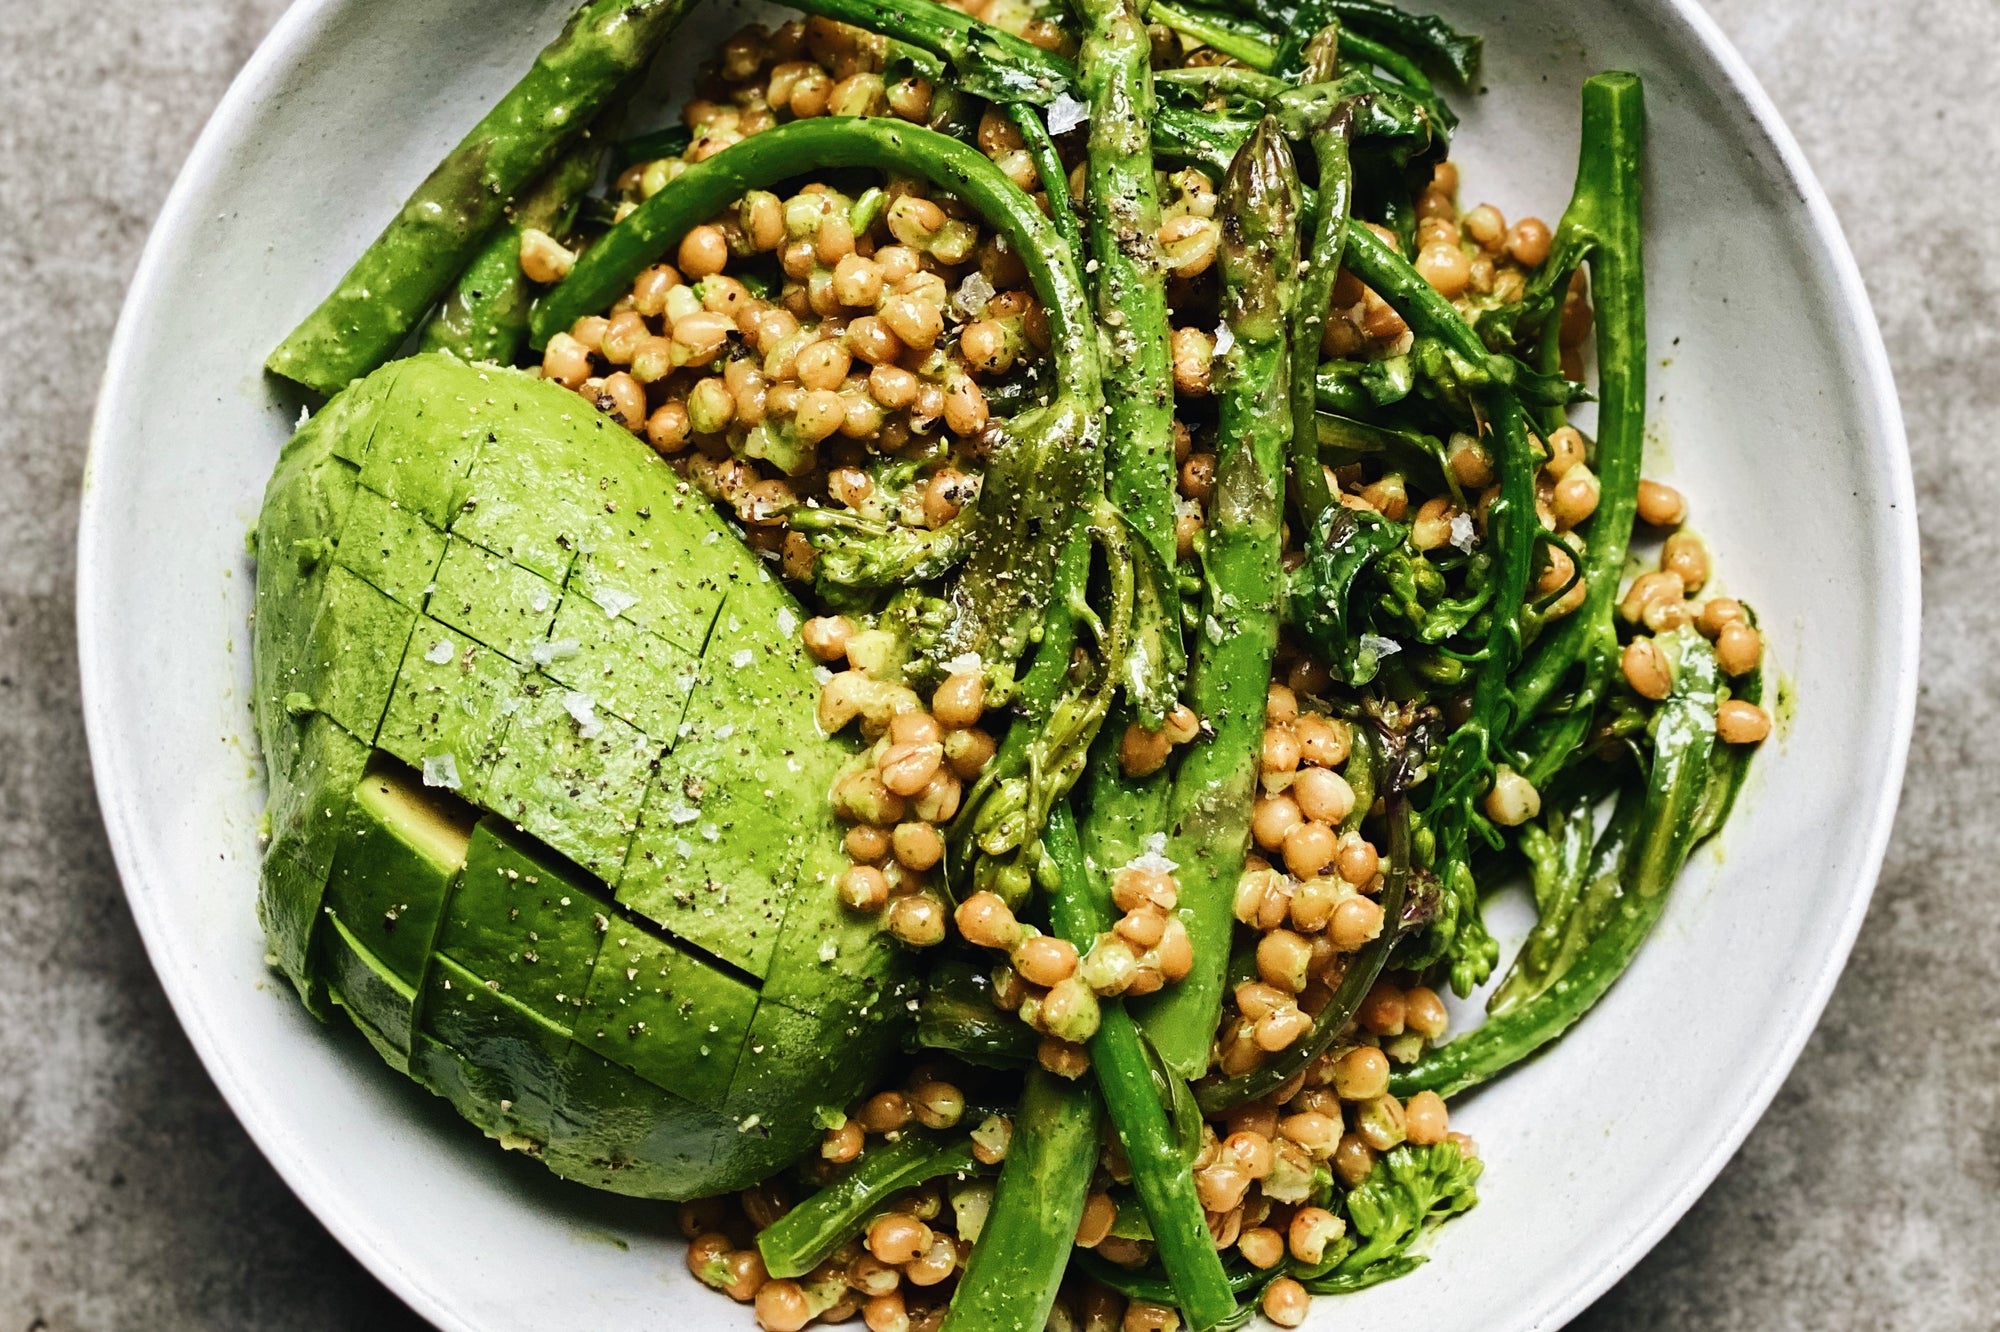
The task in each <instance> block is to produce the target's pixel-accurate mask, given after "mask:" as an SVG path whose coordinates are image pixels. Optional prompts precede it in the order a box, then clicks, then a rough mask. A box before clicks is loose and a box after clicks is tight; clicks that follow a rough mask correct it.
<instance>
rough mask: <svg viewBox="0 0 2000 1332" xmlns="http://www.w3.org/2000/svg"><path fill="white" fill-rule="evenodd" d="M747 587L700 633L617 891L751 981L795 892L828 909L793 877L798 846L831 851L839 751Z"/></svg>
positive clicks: (766, 960)
mask: <svg viewBox="0 0 2000 1332" xmlns="http://www.w3.org/2000/svg"><path fill="white" fill-rule="evenodd" d="M774 591H775V589H774ZM753 592H754V590H752V591H745V592H744V593H743V594H741V596H740V597H737V598H732V599H731V600H730V601H729V602H728V603H727V604H725V605H724V606H723V608H722V612H721V614H720V616H719V617H718V619H717V622H716V626H715V629H714V631H713V632H712V633H711V635H710V637H709V643H708V651H707V654H706V656H705V657H704V658H703V662H702V668H701V673H700V675H699V677H698V678H697V684H696V688H695V694H694V697H693V699H692V700H691V701H690V702H689V704H688V709H687V715H686V719H685V720H684V721H683V722H682V724H681V727H680V730H679V738H678V739H676V741H675V742H674V746H673V749H672V750H671V752H669V753H668V755H667V756H666V757H665V758H664V759H662V760H661V762H660V772H659V776H658V778H657V779H656V780H655V782H654V785H653V790H652V792H651V793H650V794H649V796H648V798H647V804H646V810H645V813H644V816H643V817H642V819H641V821H640V828H639V833H638V836H637V837H636V838H634V839H633V844H632V854H631V855H630V856H628V857H627V858H626V862H625V872H624V875H623V876H622V877H621V878H620V879H619V881H618V900H619V901H620V902H621V903H623V904H624V905H626V906H628V907H630V908H631V909H632V910H634V911H636V912H638V913H639V914H641V915H643V916H646V917H649V918H650V919H652V920H656V921H658V922H659V923H660V924H661V925H663V926H665V927H666V928H667V929H668V930H670V931H672V932H673V933H675V934H677V935H679V936H680V937H682V938H684V939H687V940H688V941H689V942H691V943H695V944H697V945H699V946H700V947H702V948H705V949H708V950H709V951H710V952H713V953H714V954H715V955H716V956H718V957H720V958H723V959H725V960H727V961H729V962H732V963H734V964H735V965H737V966H740V967H742V968H743V969H744V970H746V971H748V972H750V973H751V974H752V975H754V976H758V977H764V976H765V975H766V974H767V973H768V971H769V969H770V965H771V959H772V956H773V954H774V952H775V951H776V949H777V948H778V940H779V936H780V932H781V929H782V928H783V926H784V921H785V916H786V912H787V910H788V908H789V909H792V910H797V909H798V908H797V907H794V906H792V905H791V904H792V903H793V902H794V901H795V900H796V899H800V898H802V897H805V896H807V895H808V894H819V895H824V896H825V898H826V900H827V901H828V902H829V903H831V904H832V905H833V906H834V907H835V908H837V907H838V903H837V902H834V900H833V888H832V885H831V883H830V882H825V883H822V882H821V880H820V876H819V875H818V874H817V873H816V874H814V875H813V876H812V877H811V878H809V879H808V878H805V877H803V875H804V871H805V870H806V868H807V866H806V853H807V849H808V848H809V847H813V846H815V845H819V846H823V847H824V848H825V849H827V850H828V852H829V853H830V854H837V849H838V847H839V844H840V837H841V832H840V829H839V827H838V826H837V825H836V823H835V822H834V818H833V814H832V812H831V811H830V810H829V808H828V806H827V791H828V790H829V788H830V787H831V786H832V783H833V778H834V776H835V774H836V773H837V771H838V767H839V763H840V761H841V760H842V759H843V758H844V756H845V755H844V750H843V748H842V747H841V746H839V745H832V744H829V743H827V741H825V740H824V739H823V738H821V737H820V735H819V733H818V729H817V726H816V724H815V722H814V712H813V706H814V698H815V692H816V691H815V686H814V683H813V678H812V674H811V667H810V665H809V664H807V663H806V662H805V660H804V656H803V653H801V652H799V651H798V649H797V648H796V646H795V640H796V633H794V634H793V635H792V636H791V637H790V638H789V639H787V640H784V641H777V642H774V641H773V638H774V633H775V629H774V627H773V626H772V625H771V624H770V623H768V620H767V616H766V615H763V614H759V613H756V612H752V611H750V610H749V609H748V606H749V605H750V604H751V602H752V597H753ZM778 595H779V596H783V593H782V592H779V593H778ZM739 606H741V607H743V608H744V609H741V610H739ZM793 623H794V629H796V625H797V621H796V620H794V622H793ZM817 863H818V862H817V861H816V862H815V865H816V866H817ZM818 944H819V940H818V939H817V938H815V939H814V940H813V941H812V946H813V948H815V949H817V947H818Z"/></svg>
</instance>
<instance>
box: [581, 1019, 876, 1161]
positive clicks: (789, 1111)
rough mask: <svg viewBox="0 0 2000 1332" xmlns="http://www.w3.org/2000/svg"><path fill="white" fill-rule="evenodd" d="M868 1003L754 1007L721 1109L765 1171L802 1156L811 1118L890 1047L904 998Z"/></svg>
mask: <svg viewBox="0 0 2000 1332" xmlns="http://www.w3.org/2000/svg"><path fill="white" fill-rule="evenodd" d="M871 998H874V999H877V1000H878V1001H876V1002H871V1003H870V1004H869V1006H868V1007H867V1009H866V1011H865V1012H864V1011H861V1010H859V1009H853V1008H847V1007H845V1006H843V1007H842V1009H841V1011H840V1012H838V1013H827V1012H821V1011H818V1010H804V1011H802V1010H800V1009H797V1008H794V1007H792V1006H790V1005H788V1004H784V1003H780V1002H779V1001H777V1000H775V999H773V998H771V997H770V996H769V995H768V994H767V995H765V996H764V997H763V998H762V999H761V1000H760V1001H759V1002H758V1005H757V1013H756V1016H755V1017H754V1018H753V1019H752V1020H751V1022H750V1037H749V1039H748V1040H747V1041H746V1042H744V1046H743V1054H742V1056H741V1058H739V1059H738V1060H737V1064H736V1072H735V1075H734V1077H733V1078H732V1079H731V1083H730V1089H729V1097H728V1099H727V1100H726V1101H725V1102H723V1106H722V1110H723V1113H724V1114H726V1115H728V1116H729V1117H730V1118H731V1119H732V1120H734V1121H735V1122H736V1127H737V1131H738V1132H739V1133H741V1134H744V1135H745V1136H756V1137H759V1138H761V1139H762V1140H763V1141H764V1145H765V1149H766V1151H767V1152H768V1158H767V1159H768V1160H769V1161H770V1163H771V1165H774V1166H775V1165H777V1164H779V1163H782V1162H785V1161H790V1160H793V1159H795V1158H796V1157H797V1156H798V1155H799V1153H800V1152H802V1151H804V1150H805V1149H806V1148H807V1146H808V1145H810V1143H811V1142H812V1140H813V1138H814V1137H815V1136H816V1134H817V1132H818V1129H817V1126H816V1124H815V1123H814V1120H815V1118H816V1117H817V1112H818V1111H820V1110H831V1111H838V1110H841V1109H843V1108H844V1107H846V1106H847V1105H848V1104H849V1103H850V1102H852V1101H853V1100H854V1098H855V1097H856V1096H858V1095H859V1094H860V1093H861V1092H862V1091H863V1090H865V1089H866V1087H867V1085H868V1082H869V1080H870V1079H871V1078H872V1077H873V1076H874V1074H875V1072H876V1071H877V1070H878V1069H879V1068H880V1067H881V1061H882V1059H883V1058H884V1057H885V1056H886V1055H887V1054H888V1053H889V1051H890V1049H891V1048H892V1047H893V1046H894V1044H895V1042H896V1038H897V1034H898V1029H899V1028H898V1024H899V1022H900V1020H901V1017H902V1016H903V1015H902V1014H901V1013H899V1011H898V1009H899V1008H900V1006H901V1005H902V1003H903V1002H904V999H903V997H902V995H901V994H900V992H897V993H895V994H891V993H889V992H886V991H884V992H880V993H879V995H877V996H871ZM581 1037H582V1033H581V1032H579V1033H578V1038H579V1039H581Z"/></svg>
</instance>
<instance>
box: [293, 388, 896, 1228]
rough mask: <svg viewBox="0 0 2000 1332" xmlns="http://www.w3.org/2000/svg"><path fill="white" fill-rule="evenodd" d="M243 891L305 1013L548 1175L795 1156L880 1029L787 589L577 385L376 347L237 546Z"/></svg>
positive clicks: (665, 1174)
mask: <svg viewBox="0 0 2000 1332" xmlns="http://www.w3.org/2000/svg"><path fill="white" fill-rule="evenodd" d="M257 552H258V570H257V606H258V614H257V625H256V651H255V674H256V709H257V721H258V731H259V738H260V740H261V741H262V744H263V747H264V753H265V756H266V759H267V762H268V764H269V768H270V773H271V804H270V821H271V835H272V842H271V848H270V851H269V853H268V855H267V857H266V861H265V865H264V871H263V878H262V884H261V890H260V896H259V913H260V916H261V917H262V919H263V921H264V923H265V928H266V931H267V933H268V934H269V936H270V941H271V949H272V953H273V955H274V956H275V957H276V959H277V962H278V965H279V966H280V967H281V968H282V969H283V970H284V971H285V973H286V974H287V975H288V976H289V977H290V978H291V979H292V981H293V982H294V983H295V984H296V985H297V987H298V989H299V992H300V994H301V995H302V996H303V997H304V999H305V1000H306V1002H307V1004H308V1006H310V1007H311V1008H312V1009H313V1010H314V1011H315V1012H318V1013H321V1014H322V1015H324V1014H325V1013H327V1012H328V1011H330V1009H331V1007H333V1006H338V1007H339V1008H341V1009H342V1010H343V1011H345V1012H346V1013H347V1014H348V1016H349V1017H350V1018H351V1019H352V1020H353V1021H354V1023H355V1025H356V1026H357V1027H358V1028H360V1029H361V1031H362V1032H363V1033H364V1034H365V1035H366V1036H367V1038H368V1039H369V1040H370V1042H371V1043H372V1044H373V1045H374V1046H375V1048H376V1049H377V1050H378V1051H380V1052H381V1053H382V1055H383V1057H384V1058H385V1059H386V1060H388V1061H389V1062H390V1063H391V1064H392V1065H394V1066H395V1067H397V1068H398V1069H401V1070H403V1071H405V1072H407V1073H408V1074H409V1075H410V1076H411V1077H412V1078H414V1079H416V1080H417V1081H418V1082H420V1083H422V1084H423V1085H424V1086H426V1087H428V1088H430V1089H431V1090H432V1091H434V1092H436V1093H437V1094H439V1095H441V1096H444V1097H446V1098H447V1099H449V1100H450V1101H451V1102H452V1104H453V1105H454V1106H455V1107H457V1109H458V1110H459V1112H460V1113H461V1114H463V1115H464V1116H465V1117H466V1118H467V1119H469V1120H471V1121H472V1122H473V1123H474V1124H476V1125H478V1126H479V1127H480V1128H482V1129H483V1130H485V1131H486V1132H487V1133H489V1134H491V1135H493V1136H495V1137H498V1138H500V1139H501V1141H502V1142H504V1143H506V1144H507V1145H509V1146H514V1147H519V1148H523V1149H526V1150H529V1151H531V1152H533V1153H534V1154H536V1155H538V1156H539V1157H540V1159H541V1160H542V1161H543V1162H544V1163H546V1164H547V1165H548V1166H549V1167H550V1168H551V1169H553V1170H555V1171H556V1172H557V1173H558V1174H562V1175H565V1176H567V1177H570V1178H573V1179H577V1180H581V1181H583V1182H586V1183H589V1184H592V1185H595V1186H598V1187H602V1188H608V1189H613V1190H616V1191H619V1192H624V1193H631V1194H637V1195H642V1196H652V1197H673V1198H684V1197H692V1196H698V1195H704V1194H709V1193H714V1192H718V1191H721V1190H725V1189H730V1188H735V1187H739V1186H741V1185H744V1184H747V1183H749V1182H752V1181H754V1180H756V1179H758V1178H761V1177H763V1176H765V1175H767V1174H768V1173H769V1172H770V1171H771V1170H772V1169H774V1168H776V1167H777V1166H779V1165H781V1164H783V1163H785V1162H786V1161H789V1160H790V1159H792V1158H794V1157H796V1156H797V1155H798V1154H799V1153H800V1152H801V1151H803V1150H804V1149H805V1148H806V1147H807V1146H809V1145H810V1143H811V1142H812V1141H813V1139H814V1137H815V1136H816V1134H817V1133H818V1127H817V1125H816V1123H815V1119H816V1117H817V1116H818V1114H819V1112H820V1111H821V1110H822V1109H823V1108H825V1109H838V1108H839V1107H841V1106H842V1105H844V1104H845V1103H846V1102H847V1101H848V1100H849V1099H851V1098H852V1097H853V1096H854V1095H856V1094H857V1093H858V1092H859V1091H861V1090H862V1089H863V1088H864V1087H865V1085H866V1084H867V1083H868V1082H869V1081H870V1080H871V1078H872V1077H873V1076H874V1074H875V1073H876V1072H877V1071H878V1070H879V1068H880V1065H881V1062H882V1060H883V1059H884V1058H885V1057H886V1055H887V1053H888V1052H889V1050H890V1049H892V1048H893V1046H894V1044H895V1040H896V1036H897V1031H896V1028H897V1026H898V1024H899V1022H900V1021H901V1020H902V1019H903V1018H904V1017H905V1016H906V1013H905V1007H906V1005H905V1002H904V996H903V995H902V992H901V987H902V985H903V984H904V982H905V980H906V968H905V966H904V964H903V961H902V958H901V955H900V954H899V953H898V952H897V951H896V950H895V948H894V946H893V945H892V944H890V943H889V942H888V941H887V940H886V939H885V938H884V937H883V936H882V935H881V934H880V932H879V931H878V930H877V929H876V928H875V927H874V924H873V922H871V921H869V920H866V919H862V918H858V917H855V916H853V915H852V914H850V913H847V912H845V911H844V910H843V909H842V908H841V906H840V904H839V902H838V900H837V898H836V896H835V894H834V892H833V881H834V879H835V877H836V876H837V875H838V874H839V872H840V870H841V869H842V867H843V864H844V860H843V857H842V855H841V853H840V834H841V830H840V828H839V826H838V825H837V823H836V822H835V821H834V819H833V816H832V814H831V812H830V810H829V808H828V805H827V799H826V794H827V791H828V789H829V787H830V785H831V783H832V781H833V779H834V777H835V776H836V775H837V774H838V773H839V771H840V770H841V767H842V765H843V764H845V763H846V762H847V761H848V760H849V759H850V758H851V756H852V752H853V751H852V746H851V744H849V743H847V742H843V741H838V740H831V739H828V738H826V737H824V736H822V735H821V734H820V733H819V731H818V729H817V727H816V724H815V721H814V712H813V699H814V695H815V692H816V683H815V681H814V679H813V674H812V671H813V667H812V663H811V662H810V660H809V659H807V658H806V657H805V655H804V654H803V652H802V651H801V649H800V647H799V644H798V633H797V629H798V626H799V624H800V623H801V621H802V619H803V612H802V611H801V610H800V609H799V607H798V604H797V603H796V602H795V601H794V600H793V598H792V597H791V595H790V594H789V593H788V592H786V591H785V589H784V588H783V587H782V585H781V584H779V583H778V581H777V580H776V579H775V578H774V577H773V576H772V575H771V574H770V572H769V571H767V569H766V568H765V567H764V565H763V563H762V562H761V561H760V560H759V559H757V558H756V556H755V555H754V554H753V553H752V552H751V551H749V549H748V548H747V547H745V546H744V545H743V543H742V542H741V541H740V540H739V539H738V537H737V536H736V535H735V534H734V533H733V532H732V531H731V530H730V529H729V528H728V527H727V526H726V525H725V524H724V523H723V522H722V521H721V520H720V519H719V518H718V517H717V516H716V515H715V513H714V512H713V511H712V510H711V509H710V507H709V505H708V503H707V501H706V500H705V499H704V498H703V497H702V496H700V495H699V494H698V493H696V492H694V491H693V490H692V488H691V487H689V486H688V485H687V484H686V483H685V482H683V481H681V480H680V478H679V477H677V476H676V475H675V473H674V472H673V471H672V470H671V469H670V468H668V467H666V466H665V465H664V464H663V463H661V462H660V460H659V459H658V458H657V457H656V456H654V455H653V453H652V451H651V450H650V449H648V448H647V447H646V446H645V445H644V444H643V443H642V442H641V441H640V440H638V439H637V438H636V437H634V436H633V435H631V434H630V433H629V432H627V431H625V430H623V429H620V428H619V427H617V426H616V425H615V424H613V423H611V422H609V421H607V420H605V419H604V418H603V417H601V416H600V415H598V414H597V413H595V412H593V411H591V410H590V409H589V407H588V406H586V405H584V404H583V403H582V402H581V400H579V399H578V398H577V397H576V396H575V395H574V394H570V393H567V392H564V391H563V390H561V389H559V388H556V387H554V386H550V385H546V384H543V383H540V382H539V381H537V380H534V379H532V378H530V377H528V376H526V375H523V374H520V373H517V372H514V371H506V370H498V369H493V368H490V367H481V368H473V367H468V366H466V365H463V364H461V363H459V362H458V361H455V360H453V359H451V358H449V357H446V356H440V355H425V356H417V357H412V358H410V359H408V360H404V361H398V362H394V363H392V364H390V365H388V366H386V367H384V368H383V369H381V370H379V371H377V372H376V373H374V374H373V375H370V376H369V377H368V378H366V379H364V380H361V381H358V382H357V383H356V384H354V385H353V386H352V387H350V388H349V389H348V390H347V391H345V392H344V393H342V394H340V395H339V396H337V397H336V398H334V399H333V400H332V401H331V402H329V403H328V404H327V406H326V408H325V409H324V410H322V411H321V412H320V414H319V415H318V416H316V417H314V418H313V419H312V420H310V421H309V422H307V423H306V424H305V425H304V426H303V427H302V428H301V429H300V430H299V432H298V434H297V435H295V436H294V437H293V439H292V441H291V442H290V443H289V444H288V445H287V446H286V448H285V451H284V453H283V455H282V456H281V457H280V459H279V463H278V467H277V470H276V472H275V474H274V475H273V477H272V480H271V484H270V488H269V490H268V491H267V493H266V497H265V505H264V512H263V516H262V518H261V520H260V523H259V528H258V534H257Z"/></svg>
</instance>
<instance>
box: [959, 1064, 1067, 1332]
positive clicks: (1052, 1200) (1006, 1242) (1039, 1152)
mask: <svg viewBox="0 0 2000 1332" xmlns="http://www.w3.org/2000/svg"><path fill="white" fill-rule="evenodd" d="M1098 1118H1099V1110H1098V1102H1097V1092H1096V1090H1095V1089H1094V1088H1093V1087H1092V1086H1091V1085H1090V1084H1089V1083H1087V1082H1086V1083H1078V1084H1072V1083H1067V1082H1064V1081H1063V1080H1062V1079H1060V1078H1058V1077H1056V1076H1054V1075H1053V1074H1050V1073H1045V1072H1043V1071H1042V1070H1041V1069H1033V1070H1031V1071H1030V1072H1029V1073H1028V1079H1027V1084H1026V1086H1025V1087H1024V1088H1023V1090H1022V1092H1021V1104H1020V1108H1019V1109H1018V1110H1017V1111H1016V1112H1015V1115H1014V1134H1013V1137H1012V1138H1010V1139H1009V1140H1008V1145H1007V1159H1006V1161H1005V1163H1004V1164H1002V1166H1001V1167H1000V1180H999V1183H998V1185H997V1186H996V1187H995V1188H994V1191H993V1205H992V1208H991V1210H989V1211H988V1212H987V1214H986V1223H985V1225H984V1227H983V1228H982V1229H981V1230H980V1232H979V1238H978V1239H977V1240H976V1241H975V1242H974V1243H973V1246H972V1256H971V1257H970V1258H969V1259H967V1261H966V1264H965V1271H964V1273H963V1274H962V1275H960V1277H959V1279H958V1289H957V1290H955V1291H954V1292H952V1297H951V1307H950V1308H948V1309H947V1310H946V1311H945V1316H944V1324H943V1327H944V1332H1042V1328H1043V1327H1044V1325H1045V1324H1046V1323H1047V1322H1048V1318H1049V1310H1050V1309H1051V1308H1052V1307H1054V1305H1055V1302H1056V1289H1057V1287H1059V1286H1060V1285H1061V1284H1062V1279H1063V1273H1064V1272H1066V1271H1067V1270H1068V1268H1069V1255H1070V1249H1071V1246H1072V1245H1073V1244H1074V1243H1075V1242H1076V1231H1077V1227H1078V1225H1080V1224H1081V1223H1082V1221H1083V1205H1084V1202H1085V1201H1086V1199H1087V1198H1088V1197H1089V1194H1090V1176H1091V1172H1092V1171H1094V1170H1095V1169H1096V1168H1097V1122H1098Z"/></svg>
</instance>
